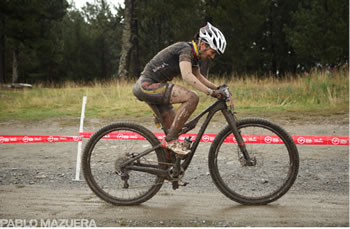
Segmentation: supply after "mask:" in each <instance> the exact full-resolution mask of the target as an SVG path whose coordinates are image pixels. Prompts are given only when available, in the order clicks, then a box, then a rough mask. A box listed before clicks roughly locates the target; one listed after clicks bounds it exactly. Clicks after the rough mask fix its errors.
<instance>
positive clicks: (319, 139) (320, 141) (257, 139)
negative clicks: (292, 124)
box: [80, 132, 349, 145]
mask: <svg viewBox="0 0 350 229" xmlns="http://www.w3.org/2000/svg"><path fill="white" fill-rule="evenodd" d="M92 134H93V132H84V133H80V136H81V137H82V138H90V137H91V135H92ZM153 134H154V135H155V136H156V137H157V138H158V139H162V138H163V137H164V134H163V133H153ZM189 136H191V137H192V140H194V139H195V138H196V137H197V134H183V135H181V136H180V137H179V140H180V141H183V140H184V139H185V138H186V137H189ZM215 137H216V134H204V135H203V136H202V138H201V142H213V140H214V138H215ZM242 137H243V139H244V141H245V142H246V143H247V144H249V143H256V144H282V140H281V139H280V138H279V137H277V136H276V135H242ZM105 138H106V139H126V140H144V138H143V137H142V136H140V135H138V134H135V133H131V132H115V133H111V134H109V135H106V136H105ZM292 138H293V140H294V142H295V144H298V145H349V137H346V136H292ZM225 142H232V143H234V142H236V139H235V138H234V137H233V135H230V136H229V137H228V138H227V139H226V140H225Z"/></svg>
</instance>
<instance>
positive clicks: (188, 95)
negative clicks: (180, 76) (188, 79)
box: [166, 85, 199, 142]
mask: <svg viewBox="0 0 350 229" xmlns="http://www.w3.org/2000/svg"><path fill="white" fill-rule="evenodd" d="M198 102H199V97H198V95H197V93H195V92H194V91H191V90H188V89H186V88H184V87H181V86H178V85H174V88H173V90H172V93H171V97H170V103H171V104H176V103H181V106H180V107H179V109H178V111H177V112H176V114H175V117H174V121H173V122H172V124H171V126H170V129H169V133H168V135H167V137H166V140H167V141H168V142H169V141H171V140H175V139H177V138H178V137H179V136H178V134H179V132H180V131H181V129H182V128H183V126H184V125H185V122H186V121H187V120H188V118H189V117H190V116H191V114H192V113H193V112H194V111H195V109H196V107H197V104H198Z"/></svg>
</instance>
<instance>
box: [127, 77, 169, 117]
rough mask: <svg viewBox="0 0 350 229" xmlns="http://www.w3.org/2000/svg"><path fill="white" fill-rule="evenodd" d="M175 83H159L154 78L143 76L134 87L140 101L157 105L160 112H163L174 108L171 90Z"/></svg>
mask: <svg viewBox="0 0 350 229" xmlns="http://www.w3.org/2000/svg"><path fill="white" fill-rule="evenodd" d="M173 87H174V84H171V83H159V82H155V81H154V80H153V79H150V78H147V77H145V76H141V77H140V78H139V79H138V80H137V82H136V84H135V85H134V88H133V93H134V95H135V96H136V98H138V99H139V100H140V101H144V102H146V103H149V104H154V105H157V107H158V109H159V112H160V113H163V112H166V111H169V110H171V109H173V106H172V105H171V104H170V97H171V92H172V89H173Z"/></svg>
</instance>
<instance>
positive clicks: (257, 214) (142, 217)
mask: <svg viewBox="0 0 350 229" xmlns="http://www.w3.org/2000/svg"><path fill="white" fill-rule="evenodd" d="M76 121H77V122H76ZM108 122H109V121H108V120H104V121H99V120H95V121H89V122H87V125H86V128H85V131H94V130H96V129H97V128H98V127H100V126H102V125H103V124H105V123H108ZM78 123H79V121H78V120H70V121H67V122H66V121H57V120H49V121H44V122H40V123H39V122H37V123H32V124H26V123H21V122H12V123H0V134H23V133H24V131H25V132H26V134H33V135H34V134H43V135H77V129H78V128H77V126H78ZM282 124H283V126H284V127H285V128H286V129H287V130H288V131H289V132H290V133H291V134H292V135H294V134H298V135H320V136H327V135H337V136H348V134H349V125H348V123H347V120H345V121H344V120H343V121H341V120H340V121H339V120H337V121H332V120H326V121H325V122H323V124H322V125H319V123H317V122H316V123H308V124H301V123H297V124H294V123H291V122H288V121H284V122H283V123H282ZM221 126H223V125H222V123H214V124H213V125H212V126H211V129H209V130H208V132H209V133H216V132H215V131H217V130H218V129H220V128H221ZM208 148H209V145H208V144H202V145H200V147H199V148H198V155H196V156H195V158H194V160H193V163H192V164H191V166H190V168H189V170H188V172H187V173H186V181H187V182H189V183H190V184H189V185H188V186H186V187H183V188H180V189H179V190H176V191H173V190H172V189H171V185H170V184H165V185H164V186H163V187H162V189H161V191H160V192H159V193H158V194H157V195H156V196H155V197H153V198H152V199H151V200H149V201H147V202H146V203H144V204H142V205H140V206H134V207H117V206H112V205H109V204H107V203H105V202H103V201H102V200H100V199H98V198H97V197H96V196H95V195H94V194H93V193H92V192H91V191H90V190H89V188H88V187H87V185H86V184H85V182H73V181H72V179H73V178H74V172H75V159H76V151H77V144H76V143H55V144H49V143H38V144H0V158H1V160H0V221H1V219H37V220H40V219H90V220H91V219H93V220H94V221H95V222H96V224H97V226H313V227H315V226H349V147H348V146H300V145H299V146H298V149H299V152H300V172H299V175H298V178H297V180H296V183H295V184H294V186H293V187H292V188H291V190H290V191H289V192H288V193H287V194H286V195H285V196H283V197H282V198H281V199H279V200H278V201H276V202H274V203H272V204H269V205H267V206H242V205H239V204H237V203H235V202H232V201H231V200H229V199H227V198H226V197H225V196H223V195H222V194H221V193H220V192H219V191H218V190H217V189H216V187H215V186H214V184H213V183H212V182H211V178H210V176H209V175H208V166H207V152H208Z"/></svg>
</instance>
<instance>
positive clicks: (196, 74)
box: [193, 68, 218, 90]
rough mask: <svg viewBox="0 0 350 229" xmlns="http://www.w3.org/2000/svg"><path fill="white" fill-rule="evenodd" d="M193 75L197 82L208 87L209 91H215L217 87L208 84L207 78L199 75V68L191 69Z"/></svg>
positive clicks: (210, 83)
mask: <svg viewBox="0 0 350 229" xmlns="http://www.w3.org/2000/svg"><path fill="white" fill-rule="evenodd" d="M193 74H194V75H195V76H196V77H197V79H198V80H199V81H201V82H202V84H204V85H205V86H207V87H209V88H210V89H213V90H215V89H216V88H217V87H218V86H216V85H215V84H214V83H212V82H210V81H209V80H208V79H207V78H205V77H204V76H203V75H202V74H201V73H200V70H199V68H195V69H193Z"/></svg>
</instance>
